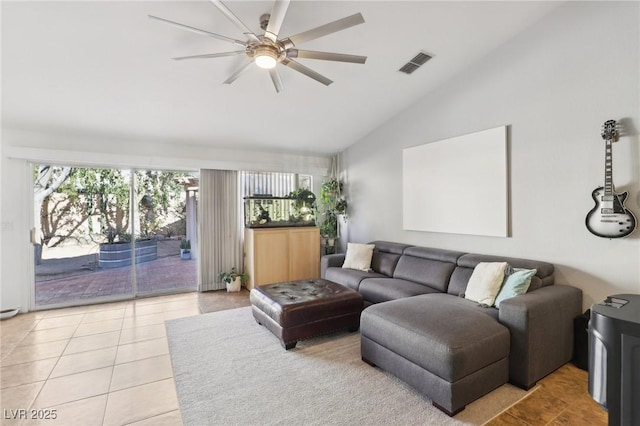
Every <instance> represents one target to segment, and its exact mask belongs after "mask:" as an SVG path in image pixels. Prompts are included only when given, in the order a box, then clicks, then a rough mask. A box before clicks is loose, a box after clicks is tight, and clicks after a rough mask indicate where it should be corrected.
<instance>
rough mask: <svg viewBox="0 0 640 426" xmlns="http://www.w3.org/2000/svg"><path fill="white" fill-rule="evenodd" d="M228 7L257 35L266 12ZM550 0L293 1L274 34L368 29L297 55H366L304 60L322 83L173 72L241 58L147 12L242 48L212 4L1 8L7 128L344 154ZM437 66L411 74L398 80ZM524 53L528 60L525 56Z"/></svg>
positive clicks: (288, 73) (219, 70) (288, 75)
mask: <svg viewBox="0 0 640 426" xmlns="http://www.w3.org/2000/svg"><path fill="white" fill-rule="evenodd" d="M226 4H227V5H228V6H229V8H231V9H232V10H233V11H234V12H235V14H236V15H237V16H238V17H239V18H240V19H241V20H242V21H243V22H244V23H245V24H247V25H248V26H249V27H250V28H251V29H252V30H253V31H254V32H256V33H258V34H262V31H261V30H260V26H259V17H260V15H262V14H264V13H268V12H269V11H270V10H271V6H272V2H271V1H253V2H249V1H228V2H226ZM558 4H559V3H556V2H482V1H471V2H433V1H407V2H400V1H292V2H291V4H290V6H289V9H288V12H287V15H286V18H285V20H284V24H283V25H282V28H281V31H280V35H281V36H289V35H293V34H296V33H299V32H301V31H304V30H307V29H311V28H314V27H317V26H319V25H322V24H325V23H328V22H331V21H334V20H336V19H339V18H342V17H345V16H348V15H352V14H354V13H357V12H360V13H362V15H363V16H364V19H365V23H364V24H362V25H358V26H355V27H352V28H349V29H346V30H344V31H341V32H337V33H334V34H331V35H328V36H326V37H322V38H319V39H316V40H313V41H310V42H308V43H305V44H303V45H300V46H298V47H299V48H302V49H308V50H318V51H327V52H337V53H350V54H356V55H364V56H367V57H368V59H367V62H366V64H364V65H359V64H349V63H341V62H329V61H320V60H312V59H299V62H300V63H303V64H304V65H306V66H308V67H310V68H312V69H313V70H315V71H317V72H319V73H321V74H323V75H325V76H326V77H328V78H330V79H331V80H333V81H334V83H333V84H332V85H330V86H324V85H322V84H320V83H318V82H316V81H314V80H312V79H310V78H308V77H306V76H304V75H302V74H300V73H297V72H295V71H293V70H291V69H288V68H285V67H282V66H279V70H280V75H281V78H282V82H283V85H284V90H283V91H282V92H281V93H276V91H275V90H274V87H273V84H272V82H271V79H270V77H269V74H268V72H266V71H264V70H261V69H258V68H253V69H250V70H248V72H246V73H244V74H243V75H242V76H241V77H240V78H239V79H238V80H236V81H235V82H234V83H233V84H231V85H225V84H222V83H223V81H225V80H226V79H227V77H229V76H230V75H231V74H232V73H233V72H234V71H235V70H237V69H238V68H239V67H240V66H241V65H242V64H243V63H244V62H245V61H246V58H245V57H243V56H237V57H225V58H215V59H196V60H189V61H174V60H172V59H171V58H173V57H177V56H187V55H197V54H205V53H216V52H226V51H231V50H237V49H236V48H235V47H234V46H233V45H231V44H229V43H226V42H224V41H220V40H216V39H213V38H210V37H206V36H203V35H199V34H194V33H192V32H188V31H183V30H180V29H177V28H173V27H170V26H167V25H163V24H161V23H158V22H156V21H153V20H151V19H149V18H148V16H147V15H156V16H159V17H163V18H167V19H170V20H173V21H177V22H180V23H183V24H186V25H189V26H193V27H197V28H200V29H204V30H207V31H210V32H214V33H218V34H222V35H225V36H228V37H231V38H235V39H241V40H244V36H243V34H242V33H240V31H239V30H238V29H237V28H236V27H235V26H234V25H233V24H232V23H231V22H229V20H228V19H227V18H225V16H223V15H222V14H221V13H220V11H219V10H218V9H217V8H216V7H214V6H213V5H212V4H211V3H210V2H209V1H206V0H203V1H161V2H150V1H130V2H129V1H120V2H118V1H104V2H99V1H98V2H96V1H92V2H84V1H71V2H58V1H48V2H7V1H3V2H2V125H3V126H5V127H8V128H27V129H39V130H45V131H46V130H49V131H56V132H69V133H79V134H95V135H100V136H101V137H103V136H110V135H111V136H114V137H127V138H134V139H135V138H138V139H140V140H160V141H177V142H182V143H188V144H196V145H198V144H203V145H208V146H213V147H223V148H243V149H268V150H273V151H281V152H308V153H317V154H329V153H333V152H337V151H340V150H342V149H344V148H346V147H347V146H349V145H350V144H351V143H353V142H355V141H357V140H359V139H360V138H362V137H364V136H365V135H367V134H368V133H369V132H371V131H373V130H374V129H375V128H376V127H377V126H379V125H380V124H381V123H382V122H384V121H385V120H387V119H389V118H390V117H392V116H394V115H395V114H398V113H399V112H401V111H402V110H404V109H406V108H408V107H410V106H411V105H412V104H414V103H415V102H417V101H418V100H419V99H421V98H422V97H424V96H426V95H428V93H429V92H431V91H433V90H435V89H437V88H438V86H439V85H441V84H442V83H444V82H445V81H447V80H448V79H450V78H452V77H453V76H454V75H455V74H457V73H459V72H460V71H462V70H464V69H465V68H467V67H469V66H470V65H471V64H472V63H473V62H475V61H478V60H479V59H481V58H482V57H484V56H486V55H487V54H488V53H489V52H491V51H492V50H494V49H496V48H497V47H498V46H500V45H501V44H503V43H505V42H507V41H508V40H509V39H511V38H513V37H515V36H517V34H518V33H519V32H521V31H523V30H524V29H526V28H527V27H528V26H530V25H531V24H533V23H534V22H535V21H537V20H538V19H540V18H541V17H542V16H543V15H545V14H546V13H548V12H549V11H551V10H552V9H553V8H555V7H557V6H558ZM421 51H422V52H426V53H428V54H430V55H433V59H432V60H430V61H429V62H427V63H426V64H425V65H424V66H423V67H422V68H421V69H419V70H417V71H416V72H415V73H414V74H412V75H410V76H409V75H405V74H403V73H400V72H398V69H399V68H400V67H401V66H402V65H403V64H405V63H406V62H407V61H408V60H409V59H411V58H412V57H413V56H415V55H416V54H417V53H418V52H421ZM526 54H527V52H526V51H523V52H522V55H526Z"/></svg>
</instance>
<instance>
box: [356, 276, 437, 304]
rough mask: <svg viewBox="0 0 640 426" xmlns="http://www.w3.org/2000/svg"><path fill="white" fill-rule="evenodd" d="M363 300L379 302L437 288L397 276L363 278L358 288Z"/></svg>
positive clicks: (432, 290) (434, 291) (415, 294)
mask: <svg viewBox="0 0 640 426" xmlns="http://www.w3.org/2000/svg"><path fill="white" fill-rule="evenodd" d="M358 291H359V292H360V294H362V297H363V298H364V300H366V301H367V302H370V303H381V302H387V301H389V300H395V299H401V298H404V297H411V296H418V295H420V294H429V293H439V291H438V290H436V289H434V288H431V287H428V286H426V285H422V284H418V283H414V282H413V281H407V280H401V279H398V278H365V279H364V280H362V281H361V282H360V287H359V288H358Z"/></svg>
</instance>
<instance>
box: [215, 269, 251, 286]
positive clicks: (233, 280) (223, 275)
mask: <svg viewBox="0 0 640 426" xmlns="http://www.w3.org/2000/svg"><path fill="white" fill-rule="evenodd" d="M219 277H220V280H221V281H222V282H224V283H225V284H226V285H227V291H228V292H234V291H240V288H241V287H242V284H243V283H246V282H247V280H248V279H249V275H248V274H246V273H244V272H238V270H237V269H236V267H235V266H234V267H233V268H231V271H229V272H227V271H222V272H220V275H219Z"/></svg>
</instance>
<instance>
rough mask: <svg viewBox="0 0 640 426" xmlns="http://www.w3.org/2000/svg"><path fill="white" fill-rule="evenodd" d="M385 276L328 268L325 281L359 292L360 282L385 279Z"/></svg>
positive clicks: (375, 273) (371, 272)
mask: <svg viewBox="0 0 640 426" xmlns="http://www.w3.org/2000/svg"><path fill="white" fill-rule="evenodd" d="M384 277H385V275H382V274H379V273H377V272H373V271H368V272H366V271H358V270H356V269H345V268H338V267H331V268H327V270H326V271H325V272H324V277H323V278H324V279H326V280H329V281H333V282H336V283H339V284H342V285H343V286H345V287H349V288H350V289H353V290H356V291H357V290H358V288H359V287H360V281H362V280H363V279H365V278H384Z"/></svg>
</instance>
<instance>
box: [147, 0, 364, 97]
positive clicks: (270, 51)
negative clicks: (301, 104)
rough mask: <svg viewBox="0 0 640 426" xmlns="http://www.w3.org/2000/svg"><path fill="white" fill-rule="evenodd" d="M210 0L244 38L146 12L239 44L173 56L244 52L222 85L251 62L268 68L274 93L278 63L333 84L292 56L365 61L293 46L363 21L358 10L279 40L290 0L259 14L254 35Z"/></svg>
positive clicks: (281, 0)
mask: <svg viewBox="0 0 640 426" xmlns="http://www.w3.org/2000/svg"><path fill="white" fill-rule="evenodd" d="M210 1H211V3H213V4H214V5H215V6H216V7H217V8H218V9H219V10H220V12H222V13H223V14H224V15H225V16H226V17H227V18H228V19H229V20H230V21H231V22H233V24H234V25H235V26H236V27H238V28H239V29H240V31H242V33H243V34H244V35H245V36H246V38H247V41H242V40H236V39H233V38H230V37H226V36H223V35H219V34H214V33H212V32H209V31H205V30H201V29H198V28H194V27H190V26H188V25H184V24H180V23H178V22H174V21H170V20H168V19H164V18H159V17H157V16H152V15H149V18H151V19H155V20H157V21H160V22H163V23H165V24H168V25H172V26H174V27H177V28H181V29H183V30H187V31H191V32H194V33H197V34H202V35H206V36H209V37H213V38H216V39H218V40H224V41H226V42H229V43H233V44H235V45H238V46H242V47H243V48H244V50H236V51H233V52H222V53H209V54H204V55H193V56H182V57H178V58H173V59H175V60H183V59H205V58H221V57H225V56H237V55H246V56H247V58H248V59H249V62H247V63H246V64H244V65H243V66H242V67H240V68H239V69H238V70H237V71H236V72H234V73H233V74H232V75H231V76H230V77H229V78H227V79H226V80H225V81H224V84H231V83H233V82H234V81H235V80H237V79H238V77H240V75H241V74H242V73H244V72H245V71H246V70H247V69H249V68H250V67H251V66H252V65H253V64H254V63H255V64H256V65H257V66H258V67H259V68H263V69H267V70H268V71H269V75H270V76H271V80H272V81H273V85H274V87H275V89H276V92H280V91H281V90H282V89H283V86H282V80H281V79H280V74H279V73H278V70H277V68H276V66H277V65H278V64H282V65H284V66H286V67H289V68H291V69H293V70H295V71H298V72H300V73H302V74H304V75H306V76H307V77H311V78H312V79H314V80H316V81H318V82H320V83H322V84H324V85H325V86H328V85H330V84H331V83H333V81H331V80H330V79H328V78H327V77H325V76H323V75H321V74H319V73H317V72H316V71H313V70H312V69H310V68H308V67H306V66H304V65H302V64H301V63H299V62H297V61H295V60H294V58H307V59H320V60H325V61H338V62H351V63H356V64H364V63H365V61H366V60H367V57H366V56H357V55H346V54H342V53H329V52H317V51H312V50H300V49H298V48H296V46H297V45H298V44H299V43H303V42H305V41H310V40H315V39H317V38H320V37H324V36H326V35H329V34H332V33H335V32H338V31H342V30H345V29H347V28H350V27H353V26H355V25H359V24H362V23H364V18H363V17H362V15H361V14H360V13H356V14H354V15H351V16H347V17H346V18H342V19H338V20H337V21H333V22H330V23H328V24H325V25H321V26H319V27H316V28H313V29H311V30H308V31H304V32H301V33H299V34H296V35H294V36H291V37H287V38H281V39H279V38H278V33H279V32H280V27H281V26H282V23H283V22H284V18H285V15H286V13H287V9H288V8H289V2H290V0H276V1H275V3H274V5H273V8H272V9H271V13H270V14H264V15H262V16H261V17H260V27H261V28H262V29H263V30H264V31H265V33H264V34H263V35H256V34H255V33H254V32H253V31H251V29H249V27H247V26H246V25H245V24H244V23H243V22H242V21H241V20H240V19H239V18H238V17H237V16H236V15H235V14H234V13H233V12H232V11H231V9H229V8H228V7H227V6H226V5H225V4H224V3H223V2H221V1H220V0H210Z"/></svg>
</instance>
